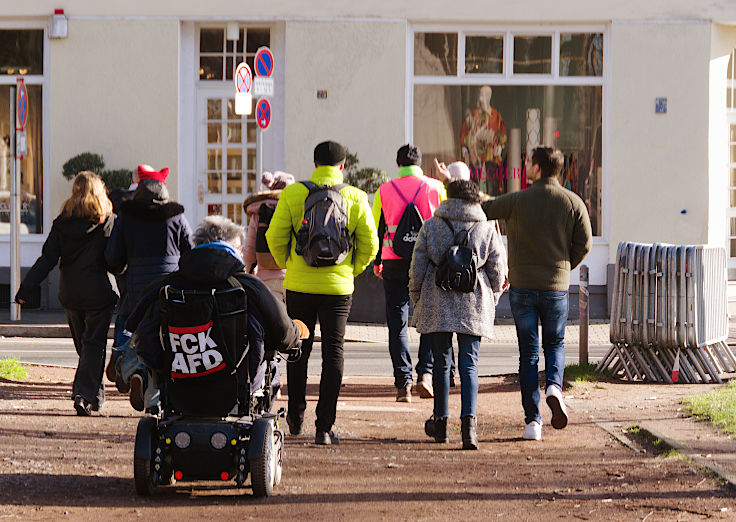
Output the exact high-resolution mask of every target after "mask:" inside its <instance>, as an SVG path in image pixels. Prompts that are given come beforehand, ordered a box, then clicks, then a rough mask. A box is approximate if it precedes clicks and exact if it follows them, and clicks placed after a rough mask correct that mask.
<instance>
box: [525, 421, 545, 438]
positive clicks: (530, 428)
mask: <svg viewBox="0 0 736 522" xmlns="http://www.w3.org/2000/svg"><path fill="white" fill-rule="evenodd" d="M521 438H522V439H524V440H542V424H540V423H539V422H537V421H531V422H530V423H529V424H527V425H526V428H524V434H523V435H522V436H521Z"/></svg>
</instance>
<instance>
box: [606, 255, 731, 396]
mask: <svg viewBox="0 0 736 522" xmlns="http://www.w3.org/2000/svg"><path fill="white" fill-rule="evenodd" d="M726 270H727V268H726V251H725V249H723V248H716V247H708V246H704V245H689V246H676V245H665V244H659V243H655V244H653V245H652V244H642V243H628V242H622V243H620V244H619V246H618V251H617V254H616V268H615V271H614V277H613V281H612V283H613V294H612V296H613V298H612V302H611V343H612V345H613V346H612V347H611V349H610V350H609V351H608V353H607V354H606V356H605V357H604V358H603V360H602V361H601V362H600V364H598V371H604V370H606V369H611V371H612V372H613V373H614V374H616V375H620V376H622V377H625V378H628V379H630V380H635V379H639V380H643V381H656V382H667V383H672V382H673V381H682V382H685V383H708V382H711V383H713V382H715V383H720V382H722V381H721V377H720V374H723V373H732V372H734V371H736V357H735V356H734V352H733V350H732V349H731V347H729V346H728V344H727V343H726V339H727V338H728V295H727V271H726Z"/></svg>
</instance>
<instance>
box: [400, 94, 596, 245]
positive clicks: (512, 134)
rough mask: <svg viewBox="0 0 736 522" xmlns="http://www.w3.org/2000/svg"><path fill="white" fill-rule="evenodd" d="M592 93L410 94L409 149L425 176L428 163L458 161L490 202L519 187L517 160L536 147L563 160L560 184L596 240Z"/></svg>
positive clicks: (522, 177)
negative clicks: (417, 152) (418, 155)
mask: <svg viewBox="0 0 736 522" xmlns="http://www.w3.org/2000/svg"><path fill="white" fill-rule="evenodd" d="M601 110H602V89H601V87H600V86H560V85H555V86H520V85H504V86H493V87H491V86H489V85H485V86H444V85H416V86H415V88H414V142H415V143H416V144H417V145H418V146H419V148H420V149H421V150H422V152H423V155H422V158H423V165H422V167H423V168H424V169H425V171H426V172H430V173H431V171H432V168H433V163H434V158H435V157H436V158H437V159H438V160H440V161H443V162H445V163H450V162H452V161H456V160H458V159H460V160H462V161H465V163H467V164H468V166H469V167H470V169H471V172H472V176H473V178H474V179H475V180H477V181H478V182H479V183H480V185H481V188H482V189H483V190H484V191H486V192H487V193H488V194H491V195H500V194H504V193H506V192H513V191H517V190H522V189H524V188H526V186H527V180H526V171H525V168H524V158H525V156H526V155H527V154H529V153H530V152H531V150H532V148H534V147H536V146H540V145H553V146H556V147H558V148H559V149H560V150H561V151H562V152H563V154H564V155H565V165H564V168H563V171H562V174H561V176H560V178H559V179H560V183H561V184H562V185H563V186H564V187H566V188H568V189H570V190H572V191H573V192H576V193H577V194H578V195H579V196H580V197H581V198H582V199H583V201H584V202H585V204H586V206H587V207H588V211H589V213H590V218H591V224H592V225H593V232H594V234H596V235H600V233H601V159H602V157H601V144H602V139H601V131H602V126H601V125H602V113H601Z"/></svg>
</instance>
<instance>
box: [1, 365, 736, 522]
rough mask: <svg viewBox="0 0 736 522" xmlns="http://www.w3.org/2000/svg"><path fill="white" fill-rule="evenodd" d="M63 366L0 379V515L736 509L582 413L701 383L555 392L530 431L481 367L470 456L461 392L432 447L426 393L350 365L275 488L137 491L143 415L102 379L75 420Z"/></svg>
mask: <svg viewBox="0 0 736 522" xmlns="http://www.w3.org/2000/svg"><path fill="white" fill-rule="evenodd" d="M72 377H73V372H72V370H68V369H61V368H49V367H31V368H30V376H29V379H28V380H27V381H26V382H23V383H12V382H8V381H0V518H21V519H34V520H35V519H39V520H52V519H53V520H58V519H74V520H77V519H80V520H81V519H85V520H88V519H98V520H102V519H104V520H117V519H130V518H131V517H132V518H140V519H151V520H153V519H156V520H173V519H182V518H184V517H187V518H190V519H210V518H215V517H223V518H224V517H227V519H231V520H241V519H250V518H253V519H272V520H273V519H301V520H325V519H350V520H367V519H403V520H408V519H422V520H424V519H470V518H473V519H489V520H550V519H562V520H648V521H652V520H701V519H710V518H712V519H718V520H727V519H728V520H734V519H736V501H734V491H733V490H731V489H730V488H729V487H728V486H725V485H723V484H722V482H721V481H720V480H718V479H717V478H716V477H714V476H713V475H712V474H710V473H706V472H705V471H704V470H702V469H698V468H697V467H696V466H695V465H694V464H693V463H691V462H689V461H688V460H686V459H682V458H665V457H662V456H655V455H653V454H652V452H651V451H648V452H647V453H640V452H637V451H633V450H632V449H630V448H629V447H626V446H624V445H622V444H621V443H620V442H619V441H617V440H616V439H614V438H613V437H611V435H609V434H608V433H607V432H605V431H604V430H602V429H601V428H600V427H599V426H598V425H597V424H596V423H595V422H594V421H596V420H599V421H600V420H604V421H612V420H614V421H618V422H620V424H621V426H622V427H623V428H625V427H626V426H628V425H630V424H633V423H634V422H636V421H637V419H643V418H659V419H667V418H678V417H681V416H682V415H683V413H682V411H681V406H680V405H679V404H678V400H679V398H680V397H681V396H683V395H686V394H688V393H693V392H696V391H697V392H699V391H704V389H705V388H704V387H702V386H701V387H695V388H692V387H688V386H669V387H667V386H655V385H631V384H619V383H616V384H611V383H605V384H603V385H593V384H587V385H584V386H583V387H576V388H573V389H568V390H566V391H565V395H566V396H567V397H568V398H569V399H568V403H569V405H570V407H571V412H570V413H571V421H570V424H569V426H568V427H567V429H565V430H561V431H556V430H553V429H552V428H551V426H549V424H546V425H545V427H544V431H543V440H541V441H538V442H536V441H535V442H530V441H523V440H521V438H520V436H521V432H522V428H523V425H522V423H523V417H522V414H521V404H520V398H519V391H518V384H517V383H516V381H515V378H513V377H492V378H482V379H481V386H480V394H479V405H478V412H479V436H480V446H481V449H480V450H479V451H475V452H468V451H460V450H459V448H460V429H459V419H458V418H457V416H458V415H459V402H460V401H459V388H455V389H453V392H452V396H451V399H450V409H451V412H452V415H453V417H454V419H453V426H452V429H451V434H450V442H449V443H448V444H445V445H439V444H436V443H434V442H432V441H430V440H429V439H428V438H427V437H426V436H425V435H424V433H423V429H422V426H423V421H424V419H426V418H427V417H428V416H429V415H430V413H431V409H432V401H431V400H419V399H418V398H415V401H414V402H413V403H412V404H397V403H396V402H395V401H394V390H393V387H392V386H391V380H390V379H377V378H369V377H352V378H347V379H346V380H345V382H344V387H343V389H342V392H341V396H340V403H339V409H338V421H337V426H336V428H337V430H338V432H339V434H340V436H341V442H340V445H339V446H332V447H322V446H315V445H314V444H313V443H312V438H313V436H314V434H313V432H312V430H309V429H308V430H305V435H303V436H298V437H291V436H287V443H286V449H285V451H286V454H285V463H284V473H283V480H282V483H281V485H280V486H279V487H278V488H277V489H276V490H275V495H274V496H272V497H269V498H266V499H254V498H253V497H252V495H251V491H250V488H245V489H237V488H236V487H235V485H234V483H227V484H223V483H213V482H208V483H196V484H190V483H178V484H177V485H175V486H172V487H168V488H163V489H162V490H161V491H160V492H159V494H157V495H156V496H154V497H153V498H140V497H138V496H136V494H135V491H134V487H133V465H132V464H133V463H132V460H133V441H134V438H135V429H136V424H137V422H138V420H139V418H140V415H139V414H138V413H137V412H135V411H133V410H132V408H131V407H130V406H129V404H128V402H127V398H126V397H125V396H122V395H120V394H118V393H117V392H116V391H115V390H114V388H112V387H110V388H108V392H109V393H108V400H107V402H106V403H105V406H104V408H103V409H102V411H101V413H100V414H97V415H95V416H93V417H91V418H82V417H77V416H76V415H75V412H74V410H73V408H72V402H71V400H70V389H71V388H70V382H71V380H72ZM309 392H310V394H311V397H310V402H309V409H308V416H307V419H306V423H305V426H312V425H313V424H312V423H313V421H314V406H315V404H316V402H315V401H316V393H317V383H311V384H310V388H309ZM652 397H655V399H656V400H652ZM278 406H285V401H284V400H282V401H280V403H279V404H277V407H278ZM544 409H545V411H544V415H545V422H546V423H548V421H549V412H548V411H547V410H546V406H545V408H544ZM704 429H705V428H704ZM650 449H651V448H650Z"/></svg>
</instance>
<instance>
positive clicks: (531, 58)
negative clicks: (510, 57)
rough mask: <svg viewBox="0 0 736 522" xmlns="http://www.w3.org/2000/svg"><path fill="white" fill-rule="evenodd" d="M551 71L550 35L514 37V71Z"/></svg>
mask: <svg viewBox="0 0 736 522" xmlns="http://www.w3.org/2000/svg"><path fill="white" fill-rule="evenodd" d="M551 72H552V37H551V36H515V37H514V73H516V74H549V73H551Z"/></svg>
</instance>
